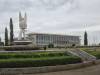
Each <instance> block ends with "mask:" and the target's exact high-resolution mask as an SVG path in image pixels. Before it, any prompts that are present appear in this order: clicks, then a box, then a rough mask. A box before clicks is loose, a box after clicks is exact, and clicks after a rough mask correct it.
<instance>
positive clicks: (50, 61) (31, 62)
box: [0, 56, 81, 68]
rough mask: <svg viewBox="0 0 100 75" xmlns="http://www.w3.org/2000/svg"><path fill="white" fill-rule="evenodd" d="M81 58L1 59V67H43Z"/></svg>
mask: <svg viewBox="0 0 100 75" xmlns="http://www.w3.org/2000/svg"><path fill="white" fill-rule="evenodd" d="M80 62H81V59H80V58H78V57H70V56H62V57H53V58H51V57H49V58H39V59H7V60H5V59H3V60H0V68H18V67H41V66H56V65H65V64H73V63H80Z"/></svg>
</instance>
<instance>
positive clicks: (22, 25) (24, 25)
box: [18, 12, 27, 40]
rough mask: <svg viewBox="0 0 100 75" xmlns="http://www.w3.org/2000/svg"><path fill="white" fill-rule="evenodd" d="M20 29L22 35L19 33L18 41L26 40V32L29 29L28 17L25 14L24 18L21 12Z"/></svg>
mask: <svg viewBox="0 0 100 75" xmlns="http://www.w3.org/2000/svg"><path fill="white" fill-rule="evenodd" d="M19 28H20V33H19V38H18V40H22V39H24V40H25V30H26V29H27V15H26V13H25V16H24V17H22V15H21V12H19Z"/></svg>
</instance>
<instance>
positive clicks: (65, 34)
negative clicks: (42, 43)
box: [27, 32, 80, 37]
mask: <svg viewBox="0 0 100 75" xmlns="http://www.w3.org/2000/svg"><path fill="white" fill-rule="evenodd" d="M37 34H39V35H41V34H43V35H58V36H76V35H66V34H54V33H35V32H33V33H28V34H27V35H37ZM76 37H80V36H76Z"/></svg>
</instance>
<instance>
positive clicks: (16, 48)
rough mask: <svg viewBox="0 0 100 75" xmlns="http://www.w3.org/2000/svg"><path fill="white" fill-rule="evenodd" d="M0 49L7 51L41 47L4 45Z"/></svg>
mask: <svg viewBox="0 0 100 75" xmlns="http://www.w3.org/2000/svg"><path fill="white" fill-rule="evenodd" d="M0 49H3V50H6V51H23V50H40V48H38V47H32V46H2V47H0Z"/></svg>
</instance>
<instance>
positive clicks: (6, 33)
mask: <svg viewBox="0 0 100 75" xmlns="http://www.w3.org/2000/svg"><path fill="white" fill-rule="evenodd" d="M5 46H8V29H7V28H5Z"/></svg>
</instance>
